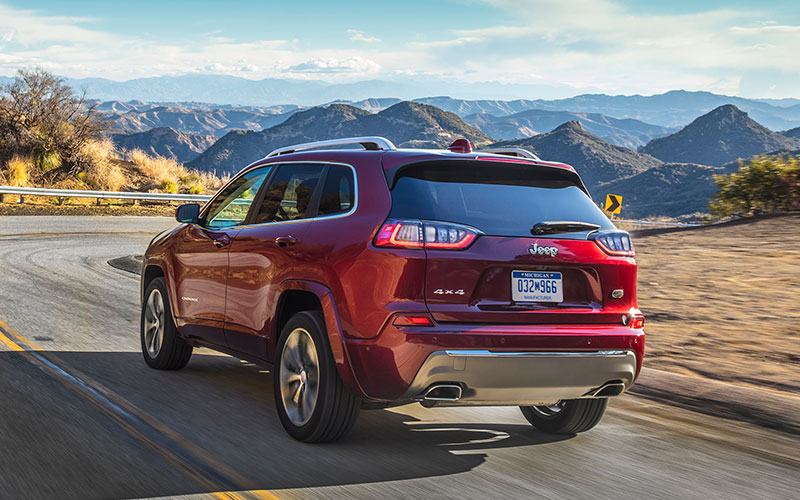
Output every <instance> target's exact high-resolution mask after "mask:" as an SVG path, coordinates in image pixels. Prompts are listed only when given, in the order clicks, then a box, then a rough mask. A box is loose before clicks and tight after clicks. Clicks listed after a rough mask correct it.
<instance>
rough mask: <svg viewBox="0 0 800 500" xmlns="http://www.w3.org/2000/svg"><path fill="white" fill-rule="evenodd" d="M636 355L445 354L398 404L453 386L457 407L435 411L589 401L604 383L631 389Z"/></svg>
mask: <svg viewBox="0 0 800 500" xmlns="http://www.w3.org/2000/svg"><path fill="white" fill-rule="evenodd" d="M635 376H636V354H635V353H634V352H633V351H629V350H602V351H576V352H548V351H535V352H492V351H487V350H481V349H476V350H471V349H448V350H443V351H435V352H433V353H431V354H430V355H429V356H428V358H427V359H426V360H425V362H424V363H423V364H422V366H421V367H420V369H419V371H418V372H417V374H416V376H415V377H414V380H413V381H412V382H411V384H410V385H409V387H408V389H407V390H406V392H405V393H404V394H403V396H402V397H401V398H400V400H401V401H424V400H425V394H426V391H428V390H429V388H430V387H431V386H433V385H458V386H460V387H461V388H462V394H461V397H460V398H459V399H458V400H457V401H442V402H437V405H446V406H466V405H485V406H495V405H498V406H499V405H515V406H516V405H521V406H531V405H550V404H554V403H556V402H558V401H560V400H562V399H576V398H583V397H593V395H594V394H597V393H598V392H599V391H600V389H601V388H603V387H604V386H605V385H606V384H608V383H614V384H615V385H617V386H619V384H621V385H622V391H624V390H627V389H628V388H629V387H630V386H631V385H633V382H634V379H635Z"/></svg>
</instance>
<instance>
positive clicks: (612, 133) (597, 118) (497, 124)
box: [464, 109, 675, 150]
mask: <svg viewBox="0 0 800 500" xmlns="http://www.w3.org/2000/svg"><path fill="white" fill-rule="evenodd" d="M464 121H465V122H467V123H469V124H470V125H473V126H474V127H475V128H477V129H479V130H480V131H482V132H484V133H486V134H487V135H490V136H492V137H496V138H498V139H506V140H508V139H520V138H524V137H531V136H533V135H536V134H541V133H545V132H550V131H551V130H553V129H554V128H556V127H558V126H559V125H561V124H562V123H565V122H568V121H577V122H579V123H580V124H581V127H583V129H584V130H586V131H587V132H590V133H592V134H594V135H596V136H598V137H601V138H602V139H604V140H606V141H608V142H610V143H611V144H615V145H617V146H624V147H626V148H630V149H634V150H635V149H636V148H638V147H639V146H644V145H645V144H647V143H648V142H649V141H650V140H652V139H655V138H657V137H663V136H665V135H668V134H670V133H671V132H674V131H675V129H671V128H668V127H662V126H660V125H651V124H649V123H644V122H641V121H639V120H634V119H631V118H624V119H619V118H612V117H610V116H606V115H603V114H600V113H572V112H569V111H549V110H542V109H531V110H527V111H522V112H520V113H515V114H512V115H508V116H494V115H491V114H488V113H478V114H474V115H469V116H466V117H464Z"/></svg>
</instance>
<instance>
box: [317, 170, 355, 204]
mask: <svg viewBox="0 0 800 500" xmlns="http://www.w3.org/2000/svg"><path fill="white" fill-rule="evenodd" d="M354 203H355V182H354V180H353V169H351V168H349V167H345V166H342V165H331V166H330V167H328V175H327V176H326V178H325V185H324V186H323V188H322V195H321V197H320V200H319V212H318V213H319V215H332V214H338V213H342V212H347V211H349V210H350V209H351V208H353V204H354Z"/></svg>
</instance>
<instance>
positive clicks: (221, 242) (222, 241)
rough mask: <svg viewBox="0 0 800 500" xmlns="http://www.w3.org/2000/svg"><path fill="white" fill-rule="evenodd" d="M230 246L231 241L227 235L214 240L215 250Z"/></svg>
mask: <svg viewBox="0 0 800 500" xmlns="http://www.w3.org/2000/svg"><path fill="white" fill-rule="evenodd" d="M230 244H231V239H230V238H228V235H226V234H223V235H222V236H218V237H216V238H214V246H215V247H217V248H222V247H225V246H228V245H230Z"/></svg>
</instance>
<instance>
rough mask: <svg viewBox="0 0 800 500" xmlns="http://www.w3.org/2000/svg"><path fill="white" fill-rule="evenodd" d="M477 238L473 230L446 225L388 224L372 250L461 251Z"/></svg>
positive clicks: (426, 222)
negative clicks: (418, 249) (420, 249)
mask: <svg viewBox="0 0 800 500" xmlns="http://www.w3.org/2000/svg"><path fill="white" fill-rule="evenodd" d="M479 234H480V232H479V231H478V230H477V229H475V228H473V227H469V226H464V225H461V224H452V223H449V222H434V221H419V220H387V221H386V222H385V223H384V224H383V226H381V228H380V229H379V230H378V234H377V235H376V236H375V246H379V247H395V248H423V247H424V248H430V249H437V250H463V249H465V248H468V247H469V246H470V245H472V242H473V241H475V238H477V237H478V235H479Z"/></svg>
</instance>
